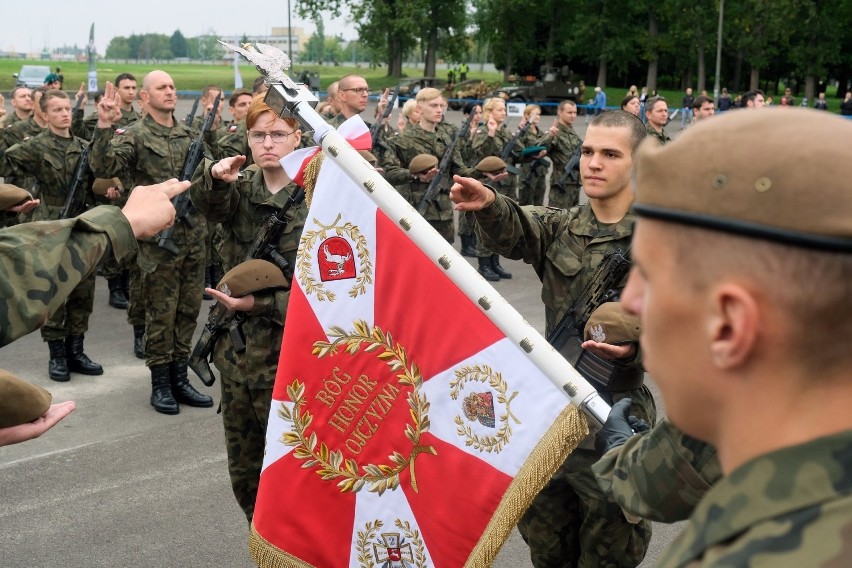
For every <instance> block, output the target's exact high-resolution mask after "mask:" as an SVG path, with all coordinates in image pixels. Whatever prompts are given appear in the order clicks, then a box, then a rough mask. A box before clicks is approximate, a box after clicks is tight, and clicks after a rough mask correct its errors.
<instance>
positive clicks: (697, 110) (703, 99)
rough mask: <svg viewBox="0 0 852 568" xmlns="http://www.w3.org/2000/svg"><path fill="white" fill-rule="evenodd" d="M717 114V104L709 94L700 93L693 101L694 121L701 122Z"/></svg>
mask: <svg viewBox="0 0 852 568" xmlns="http://www.w3.org/2000/svg"><path fill="white" fill-rule="evenodd" d="M714 114H716V105H714V104H713V99H711V98H710V97H708V96H707V95H698V96H697V97H695V101H693V103H692V115H693V118H692V120H693V122H700V121H702V120H704V119H705V118H710V117H711V116H713V115H714Z"/></svg>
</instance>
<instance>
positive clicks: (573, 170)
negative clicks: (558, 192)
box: [553, 144, 583, 189]
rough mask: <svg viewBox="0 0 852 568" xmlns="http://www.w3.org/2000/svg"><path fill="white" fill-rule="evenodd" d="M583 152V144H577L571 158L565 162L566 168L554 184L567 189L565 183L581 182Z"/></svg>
mask: <svg viewBox="0 0 852 568" xmlns="http://www.w3.org/2000/svg"><path fill="white" fill-rule="evenodd" d="M582 153H583V145H582V144H577V147H576V148H575V149H574V153H573V154H571V158H570V159H569V160H568V162H567V163H566V164H565V169H564V170H562V175H560V176H559V179H557V180H556V182H555V183H554V184H553V185H555V186H556V187H559V188H561V189H565V185H566V184H567V183H568V182H569V181H570V182H571V183H573V184H578V183H580V156H581V155H582Z"/></svg>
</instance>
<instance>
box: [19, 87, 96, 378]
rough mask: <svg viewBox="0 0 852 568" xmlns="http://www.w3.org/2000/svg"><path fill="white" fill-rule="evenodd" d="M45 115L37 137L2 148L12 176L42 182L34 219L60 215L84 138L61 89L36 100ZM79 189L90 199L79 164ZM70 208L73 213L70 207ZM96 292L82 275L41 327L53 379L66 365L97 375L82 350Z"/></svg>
mask: <svg viewBox="0 0 852 568" xmlns="http://www.w3.org/2000/svg"><path fill="white" fill-rule="evenodd" d="M39 107H40V110H41V112H43V113H44V114H45V116H46V117H47V129H45V130H44V131H43V132H42V133H41V134H39V135H38V136H36V137H35V138H30V139H29V140H27V141H26V142H22V143H20V144H16V145H15V146H12V147H11V148H9V149H8V150H6V168H7V169H8V171H9V172H11V173H12V174H13V175H14V176H15V177H16V178H23V177H26V176H28V175H29V176H32V177H33V178H35V180H36V182H37V183H38V184H39V186H40V187H41V193H40V195H39V200H40V201H41V203H40V205H39V207H38V209H36V210H35V211H34V212H33V219H34V220H37V221H41V220H51V219H59V215H60V211H61V210H62V206H63V205H64V204H65V198H66V192H67V190H68V188H69V186H70V185H71V182H72V181H73V179H74V174H75V170H76V168H77V163H78V162H79V161H80V159H81V155H82V153H83V150H84V148H85V147H86V145H87V144H86V141H85V140H81V139H79V138H75V137H74V136H72V135H71V101H70V100H69V99H68V95H67V94H65V92H64V91H56V90H49V91H47V92H46V93H44V95H43V96H42V97H41V99H40V100H39ZM82 175H83V178H82V180H81V182H80V186H79V191H82V192H85V194H86V197H85V200H86V201H87V202H88V203H89V204H92V203H93V202H94V199H93V196H92V195H91V187H92V181H93V180H94V178H93V176H92V174H91V171H90V170H89V169H88V168H85V170H83V173H82ZM72 214H73V213H72ZM94 296H95V276H94V274H92V275H90V276H89V277H88V278H86V279H84V280H83V281H82V282H80V284H79V285H78V286H77V287H76V288H75V289H74V291H73V292H72V293H71V294H70V295H69V296H68V299H67V301H66V302H65V303H64V304H63V305H62V306H60V307H59V309H57V310H56V312H54V313H53V314H51V316H50V319H49V320H47V322H46V323H45V324H44V327H42V328H41V336H42V338H43V339H44V341H46V342H47V346H48V348H49V349H50V362H49V364H48V375H49V376H50V378H51V379H53V380H54V381H63V382H64V381H68V380H70V379H71V376H70V373H69V372H70V371H73V372H75V373H82V374H84V375H101V374H103V372H104V370H103V367H101V366H100V365H98V364H97V363H95V362H93V361H92V360H91V359H89V357H88V356H87V355H86V354H85V353H84V352H83V339H84V336H85V333H86V331H87V330H88V329H89V316H90V315H91V313H92V305H93V302H94Z"/></svg>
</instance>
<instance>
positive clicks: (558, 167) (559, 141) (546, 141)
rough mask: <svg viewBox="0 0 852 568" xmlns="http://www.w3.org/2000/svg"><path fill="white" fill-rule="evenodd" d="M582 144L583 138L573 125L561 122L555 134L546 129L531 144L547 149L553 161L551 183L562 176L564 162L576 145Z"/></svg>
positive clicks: (569, 157)
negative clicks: (552, 134)
mask: <svg viewBox="0 0 852 568" xmlns="http://www.w3.org/2000/svg"><path fill="white" fill-rule="evenodd" d="M582 144H583V140H582V139H581V138H580V137H579V136H578V135H577V133H576V132H574V127H573V126H565V125H564V124H562V123H561V122H560V123H559V124H558V125H557V127H556V136H551V135H550V130H547V131H545V134H544V136H542V137H540V138H539V139H538V140H536V141H535V144H533V145H534V146H544V147H545V148H546V149H547V155H548V156H550V159H551V160H552V161H553V173H552V174H551V178H552V179H551V182H550V183H551V184H552V183H554V182H555V181H556V180H557V179H558V178H559V177H560V176H562V172H563V171H565V164H567V163H568V161H569V160H571V155H572V154H573V153H574V151H575V150H576V149H577V146H580V145H582Z"/></svg>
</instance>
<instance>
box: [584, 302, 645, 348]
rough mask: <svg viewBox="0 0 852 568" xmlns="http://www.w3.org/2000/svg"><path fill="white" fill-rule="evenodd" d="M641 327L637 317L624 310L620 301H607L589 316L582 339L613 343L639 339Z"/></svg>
mask: <svg viewBox="0 0 852 568" xmlns="http://www.w3.org/2000/svg"><path fill="white" fill-rule="evenodd" d="M641 329H642V328H641V326H640V324H639V317H638V316H635V315H632V314H628V313H627V312H626V311H624V308H623V307H622V305H621V302H607V303H605V304H601V305H600V306H598V309H596V310H595V311H594V312H592V315H591V316H589V321H587V322H586V327H585V328H584V329H583V339H584V340H586V341H588V340H590V339H591V340H593V341H597V342H598V343H610V344H613V345H615V344H618V343H627V342H628V341H639V333H640V331H641Z"/></svg>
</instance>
